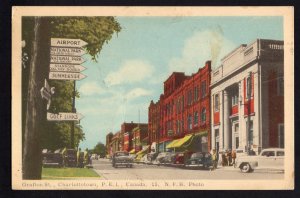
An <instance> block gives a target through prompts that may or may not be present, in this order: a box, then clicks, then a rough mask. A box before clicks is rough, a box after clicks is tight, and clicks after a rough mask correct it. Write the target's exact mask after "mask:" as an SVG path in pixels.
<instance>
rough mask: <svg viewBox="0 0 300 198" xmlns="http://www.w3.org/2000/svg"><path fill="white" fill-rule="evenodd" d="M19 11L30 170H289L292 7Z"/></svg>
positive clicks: (25, 176) (241, 174)
mask: <svg viewBox="0 0 300 198" xmlns="http://www.w3.org/2000/svg"><path fill="white" fill-rule="evenodd" d="M24 9H26V8H24ZM99 9H100V8H99ZM129 9H131V8H129ZM132 9H134V10H135V9H136V8H132ZM198 9H200V8H198ZM59 10H60V9H58V13H60V12H59ZM62 10H63V9H62ZM275 10H276V9H275ZM135 11H137V10H135ZM211 11H212V10H211ZM270 12H274V13H276V12H275V11H274V10H272V9H270ZM19 16H20V17H19ZM18 17H19V18H18ZM18 17H17V18H16V20H17V19H18V20H19V21H18V23H16V25H17V24H22V26H21V29H20V30H21V41H19V45H18V46H19V47H20V50H21V51H20V54H22V60H20V61H21V62H20V64H21V66H22V67H18V68H19V70H16V71H17V72H19V73H20V76H21V77H20V81H21V83H20V84H21V87H20V89H19V90H18V91H19V93H20V95H21V97H18V99H15V98H14V100H16V101H17V102H19V103H20V104H21V105H20V112H19V115H21V116H20V117H21V127H20V131H19V133H18V134H19V136H14V135H13V136H12V137H13V138H15V139H14V140H13V142H19V143H20V144H19V145H21V148H20V149H19V150H21V151H19V153H20V154H21V156H20V158H18V159H19V160H20V161H18V163H16V165H15V166H18V165H21V166H20V167H19V166H18V167H15V168H13V170H14V171H16V170H18V172H17V173H16V174H20V176H19V177H20V178H22V181H25V182H26V181H27V180H28V181H31V180H35V181H48V180H49V181H51V180H63V181H67V180H80V181H83V180H93V181H110V180H116V181H119V180H160V181H163V180H186V181H188V180H211V181H215V180H216V181H217V180H232V181H233V180H249V181H256V180H257V181H262V180H268V181H284V180H285V179H286V174H285V173H286V172H287V171H288V172H289V171H290V170H287V168H286V167H287V165H289V162H293V160H292V161H291V160H290V161H287V160H289V159H290V158H288V157H287V156H291V153H290V152H291V151H290V146H291V145H290V143H287V142H289V141H288V140H289V138H290V136H291V133H293V131H288V132H287V131H286V127H287V128H288V129H290V126H291V125H290V122H289V121H291V122H293V120H292V119H289V120H288V122H287V118H286V117H285V115H286V114H285V112H286V110H287V109H286V108H287V105H286V102H287V101H289V100H290V99H291V98H292V97H289V96H288V97H287V96H286V93H289V92H287V91H288V90H287V89H286V87H287V83H289V81H286V72H288V74H291V73H289V72H290V70H289V68H290V67H291V65H286V53H287V49H289V51H288V52H290V51H291V50H290V44H291V42H289V43H287V42H286V40H285V39H286V37H284V33H285V29H284V17H283V15H278V16H277V15H276V16H275V15H274V16H273V15H272V16H260V15H257V16H256V15H253V13H252V14H251V15H249V16H244V15H243V16H239V15H235V16H231V15H228V16H205V15H204V16H202V15H199V14H198V15H196V16H185V15H178V14H173V15H172V14H171V15H166V16H164V15H162V16H156V15H153V16H152V15H151V14H150V16H130V15H128V16H127V15H113V14H112V15H107V16H98V15H97V14H95V16H94V15H91V13H89V15H87V16H85V15H83V16H81V15H78V16H65V15H63V14H62V15H61V16H59V15H56V16H48V15H47V16H42V15H41V16H39V15H38V16H27V15H26V16H22V15H18ZM258 27H259V28H258ZM288 47H289V48H288ZM288 109H289V107H288ZM13 126H14V125H13ZM287 147H288V149H287ZM13 149H16V148H13ZM287 162H288V163H287ZM289 167H291V166H290V165H289ZM47 185H48V184H47ZM195 185H196V184H195ZM278 185H279V183H278ZM266 188H267V186H266Z"/></svg>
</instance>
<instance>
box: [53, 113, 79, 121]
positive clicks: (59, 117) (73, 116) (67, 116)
mask: <svg viewBox="0 0 300 198" xmlns="http://www.w3.org/2000/svg"><path fill="white" fill-rule="evenodd" d="M82 118H83V115H82V114H80V113H66V112H61V113H58V114H57V113H49V112H48V113H47V120H48V121H79V120H81V119H82Z"/></svg>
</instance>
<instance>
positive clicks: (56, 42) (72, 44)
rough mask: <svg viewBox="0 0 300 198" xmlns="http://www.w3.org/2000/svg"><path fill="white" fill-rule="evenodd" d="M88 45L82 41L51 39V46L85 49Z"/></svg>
mask: <svg viewBox="0 0 300 198" xmlns="http://www.w3.org/2000/svg"><path fill="white" fill-rule="evenodd" d="M87 44H88V43H87V42H85V41H83V40H81V39H66V38H51V46H58V47H83V46H85V45H87Z"/></svg>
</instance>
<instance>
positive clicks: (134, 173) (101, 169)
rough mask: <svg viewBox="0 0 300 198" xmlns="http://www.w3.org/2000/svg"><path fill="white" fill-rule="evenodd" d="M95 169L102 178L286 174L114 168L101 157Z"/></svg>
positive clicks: (272, 176) (274, 174) (278, 175)
mask: <svg viewBox="0 0 300 198" xmlns="http://www.w3.org/2000/svg"><path fill="white" fill-rule="evenodd" d="M93 167H94V170H95V171H96V172H97V173H98V174H99V175H100V176H101V179H104V180H105V179H108V180H113V179H122V180H126V179H138V180H139V179H149V180H159V179H171V180H172V179H237V180H241V179H245V180H252V179H264V180H265V179H283V178H284V174H283V173H282V172H278V171H262V170H257V171H254V172H253V173H241V172H240V171H239V170H238V169H234V168H232V167H226V168H222V167H220V168H218V169H217V170H214V171H209V170H188V169H182V168H177V167H166V166H157V165H146V164H134V166H133V168H125V167H118V168H113V167H112V165H111V161H109V160H108V159H100V160H94V161H93Z"/></svg>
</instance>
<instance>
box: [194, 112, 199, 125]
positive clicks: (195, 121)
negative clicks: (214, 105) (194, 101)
mask: <svg viewBox="0 0 300 198" xmlns="http://www.w3.org/2000/svg"><path fill="white" fill-rule="evenodd" d="M197 124H198V111H196V112H195V113H194V125H197Z"/></svg>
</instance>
